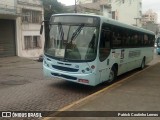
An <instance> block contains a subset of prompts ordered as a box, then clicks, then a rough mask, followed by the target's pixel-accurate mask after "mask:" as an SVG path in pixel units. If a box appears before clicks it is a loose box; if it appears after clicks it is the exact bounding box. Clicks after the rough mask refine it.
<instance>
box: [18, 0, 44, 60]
mask: <svg viewBox="0 0 160 120" xmlns="http://www.w3.org/2000/svg"><path fill="white" fill-rule="evenodd" d="M35 1H36V2H37V0H35ZM28 2H33V0H29V1H28ZM34 4H36V3H34ZM18 7H20V8H25V9H29V10H35V11H42V20H44V17H43V15H44V10H43V8H42V7H41V6H29V5H24V4H23V5H22V4H18ZM40 26H41V23H36V24H34V23H23V22H22V16H21V17H19V18H17V26H16V28H17V41H18V43H17V47H18V56H20V57H31V58H34V57H39V55H41V54H43V49H44V40H45V38H44V37H45V36H44V32H43V34H42V35H40ZM24 36H40V39H41V46H42V48H37V49H28V50H26V49H24V48H25V47H24V46H25V44H24Z"/></svg>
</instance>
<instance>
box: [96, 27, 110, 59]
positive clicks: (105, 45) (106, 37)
mask: <svg viewBox="0 0 160 120" xmlns="http://www.w3.org/2000/svg"><path fill="white" fill-rule="evenodd" d="M110 39H111V31H109V30H105V29H102V31H101V38H100V45H99V58H100V61H104V60H105V59H106V58H107V57H108V55H109V53H110Z"/></svg>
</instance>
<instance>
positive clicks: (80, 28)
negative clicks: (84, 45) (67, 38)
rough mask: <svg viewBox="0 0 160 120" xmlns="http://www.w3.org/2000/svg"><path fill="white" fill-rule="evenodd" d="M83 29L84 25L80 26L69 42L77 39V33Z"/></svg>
mask: <svg viewBox="0 0 160 120" xmlns="http://www.w3.org/2000/svg"><path fill="white" fill-rule="evenodd" d="M83 27H84V24H81V25H80V26H79V27H78V28H77V30H76V31H75V32H74V33H73V35H72V37H71V42H72V41H73V40H74V39H76V38H77V36H78V35H79V33H80V32H81V30H82V28H83Z"/></svg>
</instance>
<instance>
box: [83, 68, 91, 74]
mask: <svg viewBox="0 0 160 120" xmlns="http://www.w3.org/2000/svg"><path fill="white" fill-rule="evenodd" d="M91 72H92V71H91V69H90V68H89V67H87V68H85V69H84V70H82V73H86V74H87V73H91Z"/></svg>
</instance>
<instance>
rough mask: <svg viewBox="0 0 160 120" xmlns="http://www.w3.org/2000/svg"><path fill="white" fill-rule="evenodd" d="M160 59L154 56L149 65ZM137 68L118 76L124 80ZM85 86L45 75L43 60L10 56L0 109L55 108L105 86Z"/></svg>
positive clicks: (1, 74) (2, 76)
mask: <svg viewBox="0 0 160 120" xmlns="http://www.w3.org/2000/svg"><path fill="white" fill-rule="evenodd" d="M159 60H160V56H158V55H156V54H155V56H154V60H153V61H152V62H151V63H150V65H152V64H155V63H156V62H158V61H159ZM137 71H138V70H134V71H131V72H129V73H127V74H125V75H122V76H120V77H118V80H121V79H123V78H125V77H127V76H129V75H131V74H134V73H135V72H137ZM106 86H109V85H108V84H107V83H103V84H100V85H98V86H96V87H90V86H84V85H80V84H76V83H72V82H67V81H64V80H58V79H54V80H53V79H47V78H44V77H43V72H42V62H37V61H33V60H28V59H23V58H18V57H11V58H0V111H56V110H59V109H61V108H63V107H64V106H66V105H68V104H71V103H72V102H74V101H77V100H79V99H81V98H84V97H86V96H88V95H90V94H92V93H94V92H97V91H98V90H101V89H103V88H104V87H106Z"/></svg>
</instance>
